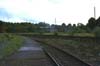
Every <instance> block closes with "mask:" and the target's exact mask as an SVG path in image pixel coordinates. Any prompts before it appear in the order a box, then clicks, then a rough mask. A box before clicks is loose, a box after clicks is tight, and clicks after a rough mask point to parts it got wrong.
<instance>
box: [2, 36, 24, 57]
mask: <svg viewBox="0 0 100 66" xmlns="http://www.w3.org/2000/svg"><path fill="white" fill-rule="evenodd" d="M22 42H23V38H22V37H21V36H16V35H11V34H1V35H0V59H1V58H3V57H5V56H7V55H10V54H12V53H13V52H14V51H16V50H17V49H18V48H19V47H20V46H21V45H22Z"/></svg>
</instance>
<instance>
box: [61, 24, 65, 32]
mask: <svg viewBox="0 0 100 66" xmlns="http://www.w3.org/2000/svg"><path fill="white" fill-rule="evenodd" d="M61 29H62V32H66V24H65V23H62V25H61Z"/></svg>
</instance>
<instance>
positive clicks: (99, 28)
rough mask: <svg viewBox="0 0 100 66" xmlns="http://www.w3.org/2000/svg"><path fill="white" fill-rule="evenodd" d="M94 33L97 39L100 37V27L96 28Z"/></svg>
mask: <svg viewBox="0 0 100 66" xmlns="http://www.w3.org/2000/svg"><path fill="white" fill-rule="evenodd" d="M93 33H94V34H95V36H96V37H100V27H96V28H94V30H93Z"/></svg>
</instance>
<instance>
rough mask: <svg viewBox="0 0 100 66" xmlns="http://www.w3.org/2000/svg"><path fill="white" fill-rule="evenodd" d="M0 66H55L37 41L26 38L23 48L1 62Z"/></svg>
mask: <svg viewBox="0 0 100 66" xmlns="http://www.w3.org/2000/svg"><path fill="white" fill-rule="evenodd" d="M0 66H53V65H52V63H51V62H50V59H49V58H48V57H47V56H46V55H45V53H44V52H43V49H42V47H41V46H40V45H39V43H37V42H36V41H34V40H32V39H30V38H25V42H24V44H23V46H22V47H20V48H19V49H18V52H15V53H14V54H13V55H11V56H9V57H7V58H6V59H5V60H3V61H2V62H0Z"/></svg>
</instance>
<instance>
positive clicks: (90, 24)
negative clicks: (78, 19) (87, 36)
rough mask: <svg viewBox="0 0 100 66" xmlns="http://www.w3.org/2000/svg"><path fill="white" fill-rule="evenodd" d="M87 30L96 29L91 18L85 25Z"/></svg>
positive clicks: (94, 22) (93, 19)
mask: <svg viewBox="0 0 100 66" xmlns="http://www.w3.org/2000/svg"><path fill="white" fill-rule="evenodd" d="M86 26H87V27H88V28H90V29H91V30H92V29H94V28H95V27H96V20H95V18H93V17H91V18H90V19H89V20H88V23H87V25H86Z"/></svg>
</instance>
